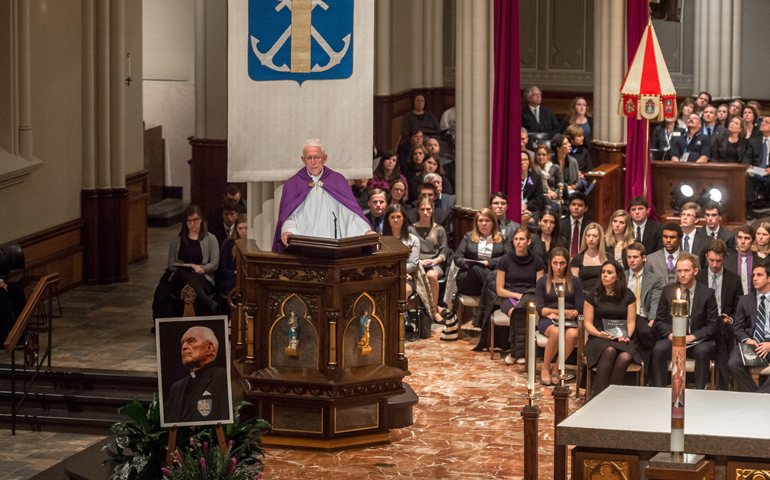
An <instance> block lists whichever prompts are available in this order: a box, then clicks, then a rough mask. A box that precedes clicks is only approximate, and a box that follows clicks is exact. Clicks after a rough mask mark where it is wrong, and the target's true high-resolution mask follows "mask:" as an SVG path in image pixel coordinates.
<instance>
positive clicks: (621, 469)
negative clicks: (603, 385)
mask: <svg viewBox="0 0 770 480" xmlns="http://www.w3.org/2000/svg"><path fill="white" fill-rule="evenodd" d="M685 401H686V403H685V405H686V407H685V408H686V410H685V424H684V432H685V444H684V450H685V452H686V453H688V454H702V455H705V456H706V459H707V460H708V461H711V462H713V464H714V472H715V477H714V478H717V479H720V478H721V479H731V480H733V479H736V478H763V479H766V478H770V395H763V394H758V393H742V392H723V391H713V390H687V391H686V396H685ZM670 405H671V389H670V388H654V387H631V386H617V385H613V386H610V387H609V388H607V390H605V391H604V392H602V393H601V394H600V395H599V396H598V397H596V398H595V399H594V400H592V401H591V402H590V403H588V404H587V405H585V406H584V407H583V408H581V409H580V410H578V411H577V412H575V413H574V414H572V415H571V416H569V417H567V419H566V420H564V421H563V422H561V423H560V424H559V425H557V427H556V444H557V445H572V446H575V448H574V449H573V450H572V454H571V455H572V478H573V479H577V480H580V479H585V480H589V479H591V480H592V479H598V478H606V477H604V476H602V475H606V473H607V472H608V471H609V470H607V469H610V470H612V471H613V472H614V473H616V474H619V475H621V476H620V477H619V478H627V479H628V480H632V479H644V478H646V477H645V473H644V472H645V468H646V467H647V466H648V463H649V460H650V459H651V458H652V457H653V456H654V455H655V454H656V453H657V452H667V451H669V447H670V436H669V435H670V432H671V407H670ZM755 471H756V472H759V473H758V474H759V477H754V475H753V474H752V473H751V472H755ZM602 472H604V474H602ZM762 472H764V473H762Z"/></svg>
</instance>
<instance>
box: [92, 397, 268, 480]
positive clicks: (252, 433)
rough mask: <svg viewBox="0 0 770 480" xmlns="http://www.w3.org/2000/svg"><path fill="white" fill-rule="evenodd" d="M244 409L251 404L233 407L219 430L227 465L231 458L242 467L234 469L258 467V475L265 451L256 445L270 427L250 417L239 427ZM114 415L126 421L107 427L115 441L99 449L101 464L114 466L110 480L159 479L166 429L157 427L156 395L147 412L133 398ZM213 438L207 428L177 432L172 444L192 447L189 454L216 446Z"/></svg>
mask: <svg viewBox="0 0 770 480" xmlns="http://www.w3.org/2000/svg"><path fill="white" fill-rule="evenodd" d="M247 405H249V406H250V405H251V404H250V403H248V402H239V403H237V404H235V405H233V423H232V424H227V425H223V426H222V428H223V430H224V433H225V439H226V441H227V442H228V444H229V445H230V448H229V449H228V454H227V461H228V462H229V461H231V459H232V458H235V459H236V462H238V464H239V465H242V467H240V466H239V467H237V468H243V470H244V471H246V467H247V466H250V468H252V467H253V468H252V469H254V468H257V467H258V468H259V471H261V468H262V461H261V460H260V458H259V457H262V458H264V456H265V451H264V450H263V449H261V448H260V447H259V443H258V442H259V438H260V437H261V436H262V435H263V434H265V433H266V432H268V431H269V430H270V428H271V427H270V424H269V423H268V422H266V421H264V420H262V419H261V418H259V417H254V418H251V419H249V420H247V421H245V422H243V423H241V421H240V420H241V416H240V411H241V409H242V408H243V407H244V406H247ZM118 411H119V412H120V413H122V414H124V415H126V416H127V417H128V418H129V419H130V421H125V422H118V423H116V424H114V425H113V426H112V427H110V430H112V432H113V433H114V435H115V437H114V439H113V441H112V442H110V443H109V444H108V445H106V446H105V447H104V448H103V450H107V454H108V455H109V456H110V458H108V459H107V460H106V461H105V462H104V463H108V462H110V461H117V462H118V465H117V466H116V467H115V469H114V471H113V472H112V475H111V476H110V480H130V479H134V478H137V479H144V480H160V479H161V478H163V473H162V472H161V468H162V467H163V465H164V462H165V459H166V451H167V450H168V432H169V429H168V428H162V427H161V426H160V405H159V402H158V395H157V394H155V395H153V397H152V401H151V402H150V405H149V407H148V408H147V411H145V409H144V407H143V406H142V404H141V403H140V402H139V400H138V399H136V398H134V401H133V402H131V403H129V404H128V405H125V406H123V407H121V408H120V409H119V410H118ZM216 438H217V435H216V430H215V429H214V427H211V426H207V427H190V428H178V429H177V436H176V444H177V445H184V446H193V447H192V448H193V452H195V448H197V447H200V446H201V445H203V443H204V442H206V443H208V444H210V445H216V444H217V440H216ZM113 448H114V451H113ZM188 448H189V447H188ZM212 450H217V451H219V448H210V449H208V453H209V454H210V452H211V451H212ZM181 451H183V454H184V455H188V456H189V455H193V453H190V452H188V451H186V450H185V449H181ZM220 453H221V452H220ZM185 458H186V457H185ZM223 459H224V455H223V456H222V458H219V459H216V458H214V457H212V460H211V461H212V462H217V461H219V460H222V461H224V460H223ZM227 467H228V469H229V467H230V465H229V464H228V465H227ZM199 468H200V465H199ZM257 473H258V472H257ZM253 476H254V474H252V475H251V477H249V478H253ZM172 478H182V477H172ZM184 478H187V477H184ZM194 478H205V477H194ZM208 478H215V477H208ZM216 478H219V477H216ZM222 478H226V477H222ZM232 478H235V477H232ZM243 478H246V477H243Z"/></svg>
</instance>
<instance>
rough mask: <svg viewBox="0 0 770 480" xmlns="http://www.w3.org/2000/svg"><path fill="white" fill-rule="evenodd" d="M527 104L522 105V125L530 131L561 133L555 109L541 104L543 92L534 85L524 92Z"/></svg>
mask: <svg viewBox="0 0 770 480" xmlns="http://www.w3.org/2000/svg"><path fill="white" fill-rule="evenodd" d="M524 100H525V105H524V106H523V107H521V126H522V127H524V128H526V129H527V131H528V132H530V133H550V134H551V135H556V134H557V133H559V128H560V127H559V122H558V121H557V120H556V115H554V113H553V110H551V109H550V108H548V107H545V106H542V105H540V103H541V102H542V101H543V92H541V91H540V89H539V88H537V87H535V86H532V87H530V88H529V90H527V92H526V93H525V94H524Z"/></svg>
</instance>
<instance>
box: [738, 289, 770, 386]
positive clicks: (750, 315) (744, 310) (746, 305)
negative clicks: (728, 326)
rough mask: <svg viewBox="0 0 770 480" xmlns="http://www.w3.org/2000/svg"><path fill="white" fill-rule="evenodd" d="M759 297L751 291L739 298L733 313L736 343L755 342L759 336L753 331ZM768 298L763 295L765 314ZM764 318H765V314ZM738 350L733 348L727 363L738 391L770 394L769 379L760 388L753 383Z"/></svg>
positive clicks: (765, 339)
mask: <svg viewBox="0 0 770 480" xmlns="http://www.w3.org/2000/svg"><path fill="white" fill-rule="evenodd" d="M759 296H761V294H759V295H758V294H757V292H756V291H753V292H751V293H749V294H748V295H744V296H743V297H741V300H740V302H738V310H737V311H736V312H735V340H737V341H738V343H742V342H744V341H746V340H748V339H753V340H755V341H756V338H757V336H758V335H759V333H758V332H755V331H754V330H755V328H756V327H757V315H758V312H757V310H758V308H759V304H758V302H757V297H759ZM768 297H770V294H768V295H765V312H767V306H768V304H770V302H768ZM765 317H766V318H767V314H766V315H765ZM766 321H767V320H766ZM757 330H761V329H757ZM769 340H770V339H768V338H767V336H766V335H764V341H769ZM740 348H741V347H740V345H736V346H735V348H734V349H733V351H732V353H731V354H730V360H729V362H728V365H729V367H730V373H732V375H733V378H734V379H735V383H736V385H737V387H738V390H740V391H741V392H758V393H770V379H768V380H766V381H765V383H764V384H763V385H762V386H761V387H759V386H758V385H757V384H756V383H754V379H753V378H752V376H751V370H750V369H749V367H744V366H743V360H742V359H741V352H740Z"/></svg>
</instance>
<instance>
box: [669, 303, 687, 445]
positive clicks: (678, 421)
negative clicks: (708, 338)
mask: <svg viewBox="0 0 770 480" xmlns="http://www.w3.org/2000/svg"><path fill="white" fill-rule="evenodd" d="M689 310H690V305H689V304H688V302H687V301H686V300H681V296H680V290H678V289H677V291H676V300H674V302H673V305H672V306H671V316H672V317H673V322H672V333H673V338H672V341H671V343H672V348H671V452H672V453H684V385H685V375H686V373H685V365H686V360H685V359H686V357H687V353H686V351H687V342H686V336H687V314H688V312H689Z"/></svg>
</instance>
